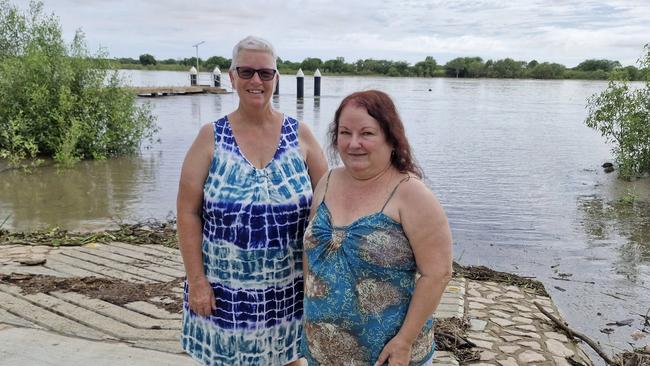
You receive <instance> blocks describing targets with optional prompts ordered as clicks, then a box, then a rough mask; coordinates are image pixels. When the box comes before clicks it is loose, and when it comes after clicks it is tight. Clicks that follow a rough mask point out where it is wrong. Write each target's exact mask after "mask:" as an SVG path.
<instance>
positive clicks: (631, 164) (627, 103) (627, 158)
mask: <svg viewBox="0 0 650 366" xmlns="http://www.w3.org/2000/svg"><path fill="white" fill-rule="evenodd" d="M644 51H645V55H644V56H643V57H642V58H641V59H640V60H639V64H640V66H641V67H640V68H641V69H644V68H645V73H646V75H645V85H644V87H642V88H634V87H631V86H630V85H629V83H628V81H627V80H626V79H625V78H623V79H619V80H612V81H610V82H609V85H608V86H607V89H605V90H604V91H603V92H601V93H597V94H594V95H592V96H591V97H590V98H589V100H588V105H587V107H588V109H589V114H588V116H587V119H586V121H585V123H586V124H587V126H589V127H591V128H593V129H595V130H597V131H599V132H600V133H601V134H602V135H603V137H605V139H606V141H607V142H609V143H613V144H614V146H613V147H612V152H613V153H614V156H615V159H616V163H617V165H618V172H619V177H621V178H623V179H626V180H629V179H631V178H633V177H635V176H641V175H643V174H646V173H650V44H646V45H645V48H644Z"/></svg>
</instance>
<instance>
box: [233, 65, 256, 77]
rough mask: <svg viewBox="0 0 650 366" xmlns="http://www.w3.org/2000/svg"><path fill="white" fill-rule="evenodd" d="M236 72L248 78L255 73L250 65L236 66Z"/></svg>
mask: <svg viewBox="0 0 650 366" xmlns="http://www.w3.org/2000/svg"><path fill="white" fill-rule="evenodd" d="M237 74H238V75H239V77H240V78H242V79H250V78H252V77H253V75H255V69H251V68H250V67H238V68H237Z"/></svg>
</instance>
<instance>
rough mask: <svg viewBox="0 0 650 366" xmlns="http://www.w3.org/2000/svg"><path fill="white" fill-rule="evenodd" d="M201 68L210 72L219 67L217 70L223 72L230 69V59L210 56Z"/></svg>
mask: <svg viewBox="0 0 650 366" xmlns="http://www.w3.org/2000/svg"><path fill="white" fill-rule="evenodd" d="M203 66H204V67H205V68H206V69H208V70H209V71H212V70H214V68H215V67H217V66H219V69H220V70H221V71H222V72H223V71H225V70H228V68H229V67H230V59H229V58H225V57H221V56H212V57H210V58H208V59H207V60H205V62H204V63H203Z"/></svg>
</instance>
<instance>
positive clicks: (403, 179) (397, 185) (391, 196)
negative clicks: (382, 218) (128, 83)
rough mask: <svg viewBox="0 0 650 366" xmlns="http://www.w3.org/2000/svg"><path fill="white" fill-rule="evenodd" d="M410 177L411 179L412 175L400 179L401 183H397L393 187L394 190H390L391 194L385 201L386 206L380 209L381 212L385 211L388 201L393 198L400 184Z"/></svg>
mask: <svg viewBox="0 0 650 366" xmlns="http://www.w3.org/2000/svg"><path fill="white" fill-rule="evenodd" d="M409 179H411V176H410V175H409V176H407V177H406V178H402V180H400V181H399V183H397V184H396V185H395V188H393V191H392V192H390V196H388V199H387V200H386V203H384V206H383V207H382V208H381V211H379V212H384V209H385V208H386V205H388V202H390V200H391V198H393V195H394V194H395V192H397V188H399V186H400V184H402V183H404V182H406V181H407V180H409Z"/></svg>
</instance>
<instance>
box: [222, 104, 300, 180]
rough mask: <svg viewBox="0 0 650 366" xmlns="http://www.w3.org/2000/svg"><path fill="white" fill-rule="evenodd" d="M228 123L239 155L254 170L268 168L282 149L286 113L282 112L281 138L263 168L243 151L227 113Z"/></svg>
mask: <svg viewBox="0 0 650 366" xmlns="http://www.w3.org/2000/svg"><path fill="white" fill-rule="evenodd" d="M225 118H226V124H227V125H228V129H229V130H230V136H232V140H233V144H234V145H235V147H236V148H237V152H239V155H240V156H241V157H242V158H243V159H244V161H245V162H246V163H247V164H248V165H250V167H251V168H253V170H256V171H257V170H266V169H267V168H268V167H269V166H270V165H271V163H273V161H274V160H275V158H276V157H277V155H278V151H280V147H281V146H282V140H283V138H284V125H285V123H286V120H287V117H286V115H285V114H284V113H282V124H281V125H280V138H279V141H278V144H277V145H276V147H275V152H273V156H272V157H271V160H269V161H268V162H267V163H266V164H264V166H263V167H262V168H258V167H257V166H256V165H255V164H253V163H252V162H251V161H250V160H248V158H247V157H246V154H244V152H243V151H242V149H241V147H240V146H239V143H238V142H237V138H236V137H235V133H234V132H233V130H232V125H231V124H230V118H228V115H226V117H225Z"/></svg>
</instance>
